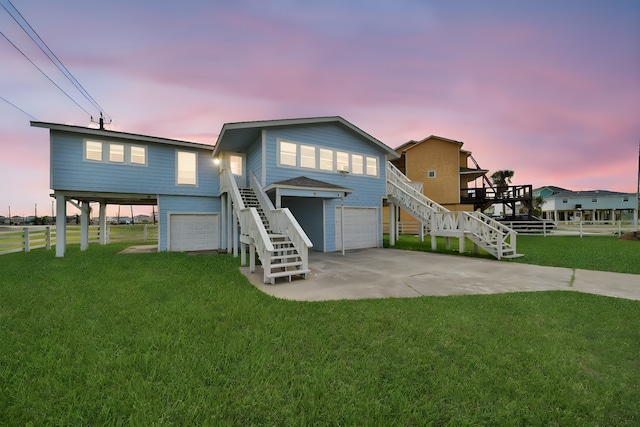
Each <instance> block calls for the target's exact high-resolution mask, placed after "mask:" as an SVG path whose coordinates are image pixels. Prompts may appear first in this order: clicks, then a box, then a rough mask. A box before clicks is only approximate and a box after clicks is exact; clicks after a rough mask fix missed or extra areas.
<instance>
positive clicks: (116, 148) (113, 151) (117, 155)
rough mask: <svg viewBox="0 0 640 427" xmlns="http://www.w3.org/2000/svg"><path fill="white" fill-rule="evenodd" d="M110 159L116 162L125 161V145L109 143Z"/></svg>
mask: <svg viewBox="0 0 640 427" xmlns="http://www.w3.org/2000/svg"><path fill="white" fill-rule="evenodd" d="M109 161H110V162H116V163H123V162H124V145H122V144H109Z"/></svg>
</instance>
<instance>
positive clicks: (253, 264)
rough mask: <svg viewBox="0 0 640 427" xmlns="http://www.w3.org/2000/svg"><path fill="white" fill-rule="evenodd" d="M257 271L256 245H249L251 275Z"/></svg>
mask: <svg viewBox="0 0 640 427" xmlns="http://www.w3.org/2000/svg"><path fill="white" fill-rule="evenodd" d="M254 271H256V245H254V244H253V243H250V244H249V273H253V272H254Z"/></svg>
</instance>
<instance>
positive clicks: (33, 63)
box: [0, 31, 91, 116]
mask: <svg viewBox="0 0 640 427" xmlns="http://www.w3.org/2000/svg"><path fill="white" fill-rule="evenodd" d="M0 35H2V37H4V38H5V40H6V41H8V42H9V44H11V46H13V47H14V48H16V50H17V51H18V52H20V53H21V54H22V56H24V57H25V58H26V59H27V61H29V62H30V63H31V65H33V66H34V67H36V69H37V70H38V71H40V72H41V73H42V75H43V76H45V77H46V78H47V79H48V80H49V81H50V82H51V83H53V84H54V86H55V87H57V88H58V89H60V91H61V92H62V93H64V94H65V95H67V98H69V99H70V100H71V101H72V102H73V103H74V104H76V105H77V106H78V107H80V108H81V109H82V111H84V112H85V113H87V114H88V115H89V116H91V113H90V112H88V111H87V110H86V109H85V108H84V107H83V106H82V105H80V104H78V103H77V102H76V100H75V99H73V98H72V97H71V95H69V94H68V93H67V92H65V91H64V89H62V88H61V87H60V86H58V84H57V83H56V82H54V81H53V80H52V79H51V77H49V76H48V75H47V74H46V73H45V72H44V71H42V69H41V68H40V67H38V66H37V65H36V64H35V62H33V61H32V60H31V59H30V58H29V57H28V56H27V55H26V54H25V53H24V52H23V51H22V50H20V48H19V47H18V46H16V45H15V44H14V43H13V42H12V41H11V40H9V38H8V37H7V36H5V35H4V33H3V32H2V31H0Z"/></svg>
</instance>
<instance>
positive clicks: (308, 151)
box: [297, 144, 318, 169]
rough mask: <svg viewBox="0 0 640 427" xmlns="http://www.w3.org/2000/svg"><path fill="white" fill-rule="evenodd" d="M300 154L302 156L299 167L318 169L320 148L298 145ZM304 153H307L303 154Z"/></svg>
mask: <svg viewBox="0 0 640 427" xmlns="http://www.w3.org/2000/svg"><path fill="white" fill-rule="evenodd" d="M297 151H298V153H299V155H300V161H299V165H300V167H301V168H305V169H318V164H317V158H318V156H317V151H318V147H316V146H315V145H307V144H298V150H297ZM303 152H305V153H304V154H303Z"/></svg>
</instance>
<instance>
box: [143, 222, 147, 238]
mask: <svg viewBox="0 0 640 427" xmlns="http://www.w3.org/2000/svg"><path fill="white" fill-rule="evenodd" d="M143 234H144V241H145V242H146V241H147V224H145V225H144V233H143Z"/></svg>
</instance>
